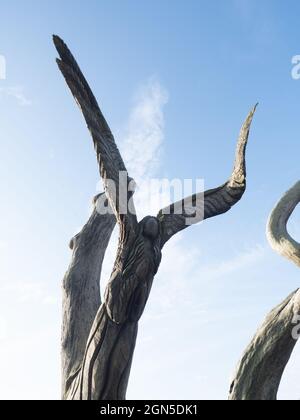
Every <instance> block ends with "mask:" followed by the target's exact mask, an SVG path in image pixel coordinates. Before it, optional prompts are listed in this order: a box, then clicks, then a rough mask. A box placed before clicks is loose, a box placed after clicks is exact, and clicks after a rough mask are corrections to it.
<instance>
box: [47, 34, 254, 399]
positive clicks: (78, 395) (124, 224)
mask: <svg viewBox="0 0 300 420" xmlns="http://www.w3.org/2000/svg"><path fill="white" fill-rule="evenodd" d="M54 43H55V46H56V48H57V51H58V53H59V56H60V59H58V60H57V63H58V66H59V68H60V70H61V72H62V74H63V76H64V78H65V80H66V82H67V84H68V86H69V88H70V90H71V92H72V94H73V96H74V98H75V100H76V102H77V104H78V105H79V107H80V109H81V111H82V114H83V116H84V118H85V121H86V123H87V126H88V129H89V131H90V133H91V136H92V139H93V142H94V146H95V150H96V155H97V160H98V164H99V171H100V175H101V178H102V180H103V185H104V190H105V193H106V197H107V199H108V201H109V205H110V207H111V209H112V210H113V212H114V217H115V219H116V220H117V222H118V225H119V245H118V250H117V255H116V260H115V264H114V267H113V270H112V274H111V277H110V280H109V282H108V285H107V287H106V291H105V295H104V301H103V303H102V304H101V306H98V311H97V314H96V315H95V309H96V306H97V302H98V303H99V301H96V300H95V299H94V297H92V298H91V300H92V302H93V305H92V310H91V311H90V314H92V313H93V314H94V315H95V319H94V322H93V325H92V327H91V328H89V329H87V330H85V334H84V335H83V339H82V338H81V337H80V339H79V341H80V351H79V350H76V349H75V350H73V349H72V343H73V344H74V345H75V346H77V344H76V343H75V338H74V334H73V335H72V336H71V338H69V336H68V328H69V324H70V325H71V328H72V322H73V321H74V323H75V325H76V319H75V318H76V307H77V305H78V301H76V299H75V301H74V302H73V301H72V299H73V292H72V291H71V290H69V291H68V293H67V296H68V297H67V298H66V297H65V299H67V303H66V310H68V308H70V309H72V310H73V312H72V315H71V316H69V315H68V314H66V317H67V318H66V320H65V322H64V336H65V341H68V340H69V342H68V346H67V348H68V349H69V351H75V353H76V358H75V357H73V355H72V369H70V368H68V370H67V373H68V375H69V373H70V372H71V373H72V375H71V376H68V375H66V376H67V377H68V378H67V385H68V386H67V387H66V390H65V392H64V394H63V397H64V398H65V399H73V400H74V399H75V400H99V399H125V396H126V389H127V383H128V378H129V373H130V367H131V362H132V358H133V352H134V348H135V342H136V335H137V330H138V321H139V319H140V317H141V316H142V313H143V311H144V308H145V305H146V303H147V300H148V297H149V294H150V291H151V286H152V282H153V279H154V276H155V274H156V272H157V270H158V267H159V265H160V261H161V250H162V247H163V246H164V244H165V243H166V241H167V240H169V239H170V238H171V237H172V236H173V235H174V234H175V233H177V232H179V231H180V230H182V229H184V228H185V227H186V226H187V224H186V218H187V217H189V218H190V217H191V214H190V213H189V214H187V213H185V212H184V213H183V214H181V215H178V214H175V212H174V211H173V210H174V207H175V206H176V203H175V204H173V205H171V206H170V209H171V214H169V215H166V214H165V211H160V212H159V214H158V217H151V216H147V217H145V218H144V219H143V220H141V221H140V222H138V221H137V218H136V214H135V210H134V203H133V193H134V188H133V186H132V178H130V177H129V176H128V174H127V172H126V167H125V165H124V162H123V160H122V157H121V155H120V153H119V150H118V148H117V145H116V143H115V140H114V137H113V135H112V133H111V131H110V129H109V126H108V124H107V122H106V121H105V119H104V116H103V115H102V113H101V111H100V108H99V106H98V104H97V102H96V99H95V97H94V95H93V93H92V91H91V89H90V87H89V85H88V83H87V81H86V79H85V78H84V76H83V74H82V72H81V70H80V68H79V66H78V64H77V63H76V61H75V59H74V57H73V55H72V54H71V52H70V50H69V49H68V47H67V46H66V44H65V43H64V42H63V41H62V40H61V39H60V38H58V37H57V36H54ZM254 110H255V109H253V110H252V111H251V113H250V114H249V116H248V117H247V120H246V122H245V123H244V125H243V127H242V130H241V134H240V137H239V141H238V145H237V152H236V162H235V166H234V171H233V174H232V176H231V177H230V179H229V181H228V182H227V183H225V184H224V185H222V186H221V187H219V188H216V189H214V190H210V191H207V192H205V193H204V197H205V200H204V201H203V200H202V202H201V204H199V205H202V206H203V210H204V212H203V213H204V214H203V217H201V218H200V219H197V218H195V222H198V221H200V220H203V218H208V217H213V216H217V215H219V214H222V213H225V212H226V211H228V210H229V209H230V208H231V207H232V206H233V205H234V204H236V203H237V202H238V201H239V200H240V199H241V197H242V195H243V193H244V191H245V186H246V184H245V180H246V170H245V149H246V144H247V140H248V135H249V129H250V124H251V121H252V117H253V114H254ZM141 147H142V145H141ZM121 172H122V173H124V172H125V173H126V180H125V181H126V182H125V183H121V182H120V179H119V175H120V173H121ZM114 193H116V194H114ZM122 193H123V194H122ZM121 196H122V197H123V199H122V200H123V201H122V200H121V199H120V197H121ZM124 197H125V198H124ZM201 197H202V195H201ZM186 201H188V206H189V208H191V206H193V207H195V201H196V195H195V196H192V197H189V198H188V199H186ZM186 201H185V202H186ZM128 206H129V211H128V212H127V213H123V212H122V209H123V210H124V207H125V208H126V209H128ZM101 217H104V216H103V215H102V216H101ZM101 217H100V223H99V226H100V224H101V225H102V224H103V225H105V223H106V222H105V221H104V219H102V218H101ZM108 221H109V223H111V225H110V226H109V228H104V229H107V230H106V234H105V238H106V239H107V240H105V241H104V245H103V247H102V249H104V248H105V247H106V246H107V243H108V240H109V236H110V232H111V228H112V225H113V223H114V222H113V219H112V218H111V217H109V218H108ZM100 235H101V233H100ZM96 243H97V241H96ZM96 243H95V244H96ZM95 246H96V245H95ZM91 252H93V251H91ZM85 258H86V254H85V253H81V254H80V255H79V260H78V261H77V264H78V266H81V265H82V268H81V267H79V270H80V272H82V270H85V269H86V263H85V262H84V259H85ZM81 260H82V261H81ZM88 267H89V270H90V271H91V270H93V265H92V264H89V266H88ZM96 268H97V267H96ZM98 268H99V267H98ZM100 270H101V267H100ZM97 278H99V276H98V273H97ZM70 287H71V288H72V287H73V286H72V284H71V283H70ZM94 291H95V290H93V289H92V288H90V290H87V291H85V293H86V295H87V296H86V299H85V301H88V299H89V298H88V295H89V294H90V293H91V294H92V293H94ZM96 292H97V294H98V290H96ZM74 295H75V297H76V296H77V293H76V292H75V293H74ZM80 303H81V302H79V304H80ZM84 304H85V303H84ZM83 310H84V308H83ZM90 322H91V316H89V318H88V323H87V322H86V325H87V324H89V325H90ZM76 328H77V330H78V331H79V328H78V327H77V326H76ZM80 328H81V325H80ZM87 335H89V337H88V338H87ZM77 339H78V337H77ZM84 342H85V350H84V355H83V354H82V347H83V343H84ZM63 352H64V349H63ZM67 358H68V355H67ZM69 359H71V358H69ZM65 371H66V369H64V372H65ZM64 374H65V373H64Z"/></svg>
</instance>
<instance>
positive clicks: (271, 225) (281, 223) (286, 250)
mask: <svg viewBox="0 0 300 420" xmlns="http://www.w3.org/2000/svg"><path fill="white" fill-rule="evenodd" d="M298 203H300V181H298V182H297V183H296V184H295V185H294V186H293V187H292V188H291V189H290V190H289V191H287V192H286V193H285V194H284V196H283V197H282V198H281V199H280V200H279V202H278V204H277V205H276V206H275V208H274V210H273V211H272V213H271V215H270V217H269V220H268V224H267V237H268V240H269V242H270V245H271V247H272V248H273V249H274V250H275V251H277V252H278V253H279V254H281V255H283V256H284V257H286V258H288V259H289V260H291V261H293V262H294V263H295V264H296V265H297V266H298V267H300V244H299V243H298V242H296V241H295V240H294V239H293V238H292V237H291V236H290V235H289V233H288V231H287V223H288V220H289V218H290V216H291V214H292V213H293V211H294V209H295V207H296V206H297V204H298Z"/></svg>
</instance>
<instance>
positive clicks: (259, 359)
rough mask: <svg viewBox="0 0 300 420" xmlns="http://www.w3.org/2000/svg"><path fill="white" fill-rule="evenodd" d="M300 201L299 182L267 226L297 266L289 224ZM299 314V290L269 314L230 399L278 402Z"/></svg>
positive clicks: (298, 253)
mask: <svg viewBox="0 0 300 420" xmlns="http://www.w3.org/2000/svg"><path fill="white" fill-rule="evenodd" d="M299 202H300V182H297V183H296V184H295V185H294V186H293V187H292V188H291V189H290V190H289V191H288V192H287V193H286V194H285V195H284V196H283V197H282V198H281V200H280V201H279V203H278V204H277V205H276V206H275V208H274V210H273V211H272V213H271V215H270V218H269V221H268V225H267V237H268V239H269V242H270V244H271V246H272V248H273V249H275V250H276V251H277V252H279V253H280V254H281V255H283V256H285V257H286V258H288V259H290V260H291V261H293V262H294V263H295V264H296V265H297V266H300V244H299V243H297V242H296V241H295V240H294V239H292V238H291V236H290V235H289V234H288V232H287V222H288V220H289V218H290V216H291V214H292V212H293V210H294V209H295V207H296V206H297V204H298V203H299ZM299 315H300V290H299V289H298V290H296V291H295V292H294V293H292V294H291V295H290V296H289V297H288V298H287V299H286V300H285V301H284V302H282V303H281V304H280V305H278V306H277V307H276V308H275V309H273V310H272V311H271V312H270V314H269V315H268V316H267V317H266V319H265V321H264V323H263V325H262V326H261V327H260V328H259V330H258V331H257V333H256V335H255V337H254V338H253V340H252V341H251V343H250V344H249V346H248V347H247V349H246V350H245V353H244V355H243V356H242V359H241V361H240V363H239V365H238V368H237V370H236V374H235V377H234V380H233V382H232V384H231V388H230V393H229V399H230V400H276V399H277V393H278V388H279V385H280V382H281V378H282V374H283V372H284V369H285V367H286V365H287V363H288V361H289V359H290V356H291V353H292V351H293V349H294V347H295V345H296V342H297V339H298V334H295V333H294V332H295V324H296V323H297V322H298V323H299ZM296 329H297V327H296ZM298 330H299V328H298Z"/></svg>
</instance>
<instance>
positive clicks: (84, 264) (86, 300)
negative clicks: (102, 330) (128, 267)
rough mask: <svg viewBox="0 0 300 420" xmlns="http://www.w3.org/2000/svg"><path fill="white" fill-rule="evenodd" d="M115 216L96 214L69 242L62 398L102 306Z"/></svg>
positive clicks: (64, 292) (92, 215)
mask: <svg viewBox="0 0 300 420" xmlns="http://www.w3.org/2000/svg"><path fill="white" fill-rule="evenodd" d="M115 224H116V222H115V217H114V215H112V214H106V215H99V214H98V213H97V210H96V201H95V203H94V209H93V212H92V214H91V216H90V218H89V220H88V222H87V223H86V225H85V226H84V227H83V229H82V230H81V232H80V233H79V234H78V235H76V236H75V237H74V238H73V239H72V240H71V243H70V247H71V249H72V251H73V255H72V260H71V263H70V266H69V268H68V271H67V272H66V274H65V277H64V280H63V325H62V396H63V398H66V396H67V393H68V389H69V387H70V385H71V383H72V381H73V380H74V377H75V376H76V375H77V374H78V372H79V371H80V368H81V364H82V359H83V356H84V353H85V348H86V343H87V339H88V336H89V332H90V330H91V327H92V324H93V322H94V319H95V316H96V314H97V311H98V309H99V307H100V304H101V295H100V275H101V268H102V262H103V258H104V254H105V251H106V248H107V246H108V242H109V239H110V237H111V234H112V231H113V229H114V227H115Z"/></svg>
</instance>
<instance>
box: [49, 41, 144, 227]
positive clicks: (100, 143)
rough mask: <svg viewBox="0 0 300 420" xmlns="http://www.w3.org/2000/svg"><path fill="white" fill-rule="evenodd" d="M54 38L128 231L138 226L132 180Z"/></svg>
mask: <svg viewBox="0 0 300 420" xmlns="http://www.w3.org/2000/svg"><path fill="white" fill-rule="evenodd" d="M53 41H54V44H55V47H56V49H57V51H58V53H59V55H60V59H57V64H58V67H59V69H60V70H61V72H62V74H63V76H64V78H65V80H66V82H67V85H68V86H69V88H70V90H71V93H72V94H73V96H74V98H75V101H76V102H77V104H78V105H79V107H80V109H81V111H82V114H83V116H84V118H85V121H86V124H87V126H88V129H89V131H90V133H91V136H92V138H93V142H94V146H95V150H96V154H97V159H98V163H99V170H100V175H101V178H102V180H103V183H104V190H105V192H106V195H107V198H108V200H109V204H110V206H111V208H112V209H113V211H114V213H115V216H116V218H117V220H118V222H119V224H120V225H121V227H122V228H124V229H125V230H126V229H127V232H126V233H127V234H128V232H129V231H130V228H132V229H135V228H136V226H137V219H136V214H135V209H134V204H133V197H132V196H133V192H134V181H133V179H132V178H130V177H129V176H128V174H127V170H126V167H125V164H124V162H123V159H122V157H121V155H120V152H119V150H118V147H117V145H116V143H115V140H114V137H113V134H112V132H111V130H110V128H109V126H108V124H107V122H106V120H105V118H104V116H103V114H102V112H101V110H100V108H99V106H98V103H97V101H96V99H95V96H94V95H93V93H92V91H91V89H90V87H89V85H88V83H87V81H86V79H85V77H84V76H83V74H82V72H81V70H80V68H79V66H78V64H77V62H76V60H75V58H74V57H73V55H72V54H71V52H70V50H69V49H68V47H67V45H66V44H65V43H64V41H63V40H62V39H60V38H59V37H58V36H56V35H54V36H53ZM128 206H129V210H130V211H128ZM124 234H125V233H124Z"/></svg>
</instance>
